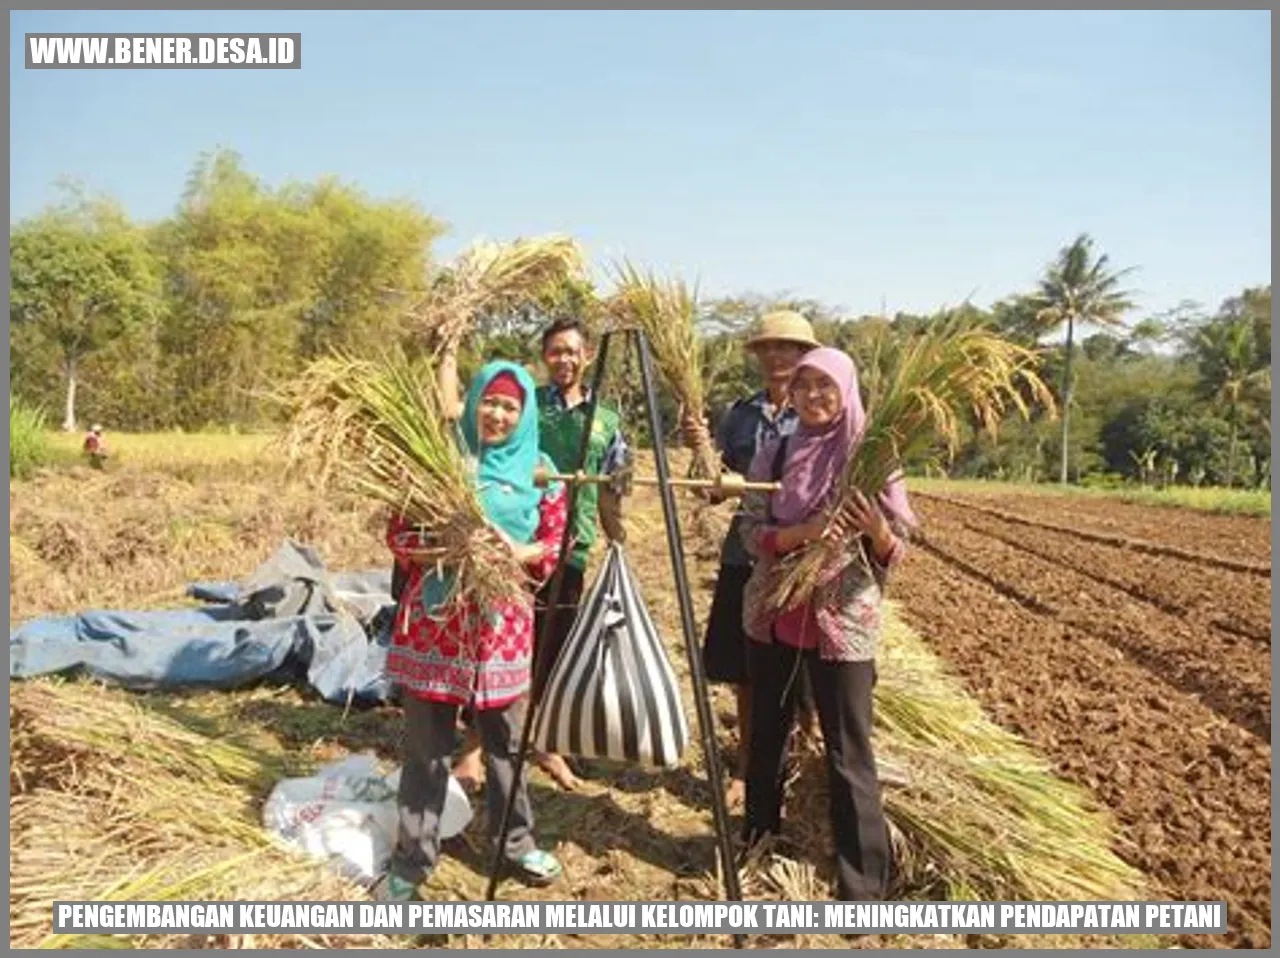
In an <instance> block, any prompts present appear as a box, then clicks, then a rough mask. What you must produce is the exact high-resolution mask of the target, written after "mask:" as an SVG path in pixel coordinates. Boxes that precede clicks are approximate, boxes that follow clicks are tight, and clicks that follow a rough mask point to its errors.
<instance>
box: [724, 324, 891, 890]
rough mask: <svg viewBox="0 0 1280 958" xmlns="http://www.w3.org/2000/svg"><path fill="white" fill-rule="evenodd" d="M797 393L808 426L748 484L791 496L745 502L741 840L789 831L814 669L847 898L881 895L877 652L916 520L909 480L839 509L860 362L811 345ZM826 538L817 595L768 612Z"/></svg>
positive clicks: (775, 450) (858, 405)
mask: <svg viewBox="0 0 1280 958" xmlns="http://www.w3.org/2000/svg"><path fill="white" fill-rule="evenodd" d="M790 388H791V402H792V405H793V406H794V407H795V409H796V411H797V413H798V414H799V417H800V423H799V425H798V427H797V429H796V431H795V433H794V434H793V435H792V436H791V437H789V438H786V439H781V440H774V441H772V442H770V443H768V444H766V445H765V446H763V447H762V448H761V449H760V451H759V452H758V453H757V454H756V457H755V459H754V461H753V462H752V464H751V469H750V478H752V479H755V480H761V481H770V480H773V481H778V482H780V483H781V488H780V489H779V490H778V491H777V492H774V493H772V494H760V493H756V494H750V495H748V496H746V497H744V501H743V509H744V512H745V513H746V515H745V517H744V520H743V523H742V536H743V540H744V543H745V545H746V547H747V550H748V551H749V552H751V553H752V555H753V556H755V558H756V563H755V566H754V569H753V572H752V576H751V579H750V581H748V583H747V587H746V592H745V596H744V609H743V625H744V627H745V630H746V632H747V635H748V636H749V637H750V638H751V640H752V641H751V643H750V644H751V651H750V657H749V660H748V661H749V672H750V676H751V682H752V687H753V695H752V700H751V706H752V708H751V727H752V738H751V751H750V754H749V756H748V758H747V794H746V824H745V836H746V839H747V841H748V843H752V844H753V843H755V842H756V841H758V840H760V839H761V838H763V837H764V836H765V835H768V834H777V833H778V832H779V831H780V830H781V819H782V797H783V796H782V772H783V769H784V763H785V760H786V743H787V740H788V736H789V734H790V732H791V725H792V722H793V720H794V715H795V706H796V689H797V684H798V682H797V680H798V677H799V672H800V669H801V668H804V669H806V670H807V672H808V676H809V681H810V688H811V689H812V691H813V698H814V701H815V704H816V705H817V708H818V718H819V721H820V722H821V725H822V738H823V742H824V747H825V750H826V759H827V773H828V777H829V780H830V793H831V809H830V811H831V829H832V833H833V837H834V839H835V846H836V861H837V876H838V877H837V884H838V892H839V898H840V899H841V900H845V901H859V900H863V901H865V900H879V899H883V898H884V896H885V894H886V892H887V891H888V886H889V882H890V880H891V877H892V871H893V861H892V850H891V848H890V844H889V832H888V827H887V825H886V822H885V818H884V808H883V805H882V802H881V797H880V783H879V778H878V776H877V774H876V765H875V758H874V756H873V754H872V751H871V727H872V689H873V688H874V686H875V681H876V668H875V656H876V647H877V644H878V640H879V634H880V627H881V608H880V606H881V600H882V598H883V593H884V588H885V583H886V581H887V579H888V575H889V572H890V570H891V569H892V568H893V567H894V565H896V563H897V562H898V561H899V560H900V559H901V557H902V554H903V550H904V545H903V540H904V538H905V536H906V534H907V531H908V530H909V529H910V528H911V527H912V526H914V525H915V524H916V518H915V515H914V513H913V512H912V511H911V506H910V504H909V503H908V501H907V494H906V489H905V487H904V486H903V484H902V481H901V480H900V479H896V480H895V481H893V482H891V483H890V484H889V486H888V488H887V489H886V490H885V491H884V492H883V493H882V494H881V495H880V496H878V497H877V498H876V501H874V502H871V501H868V500H867V499H866V498H864V497H862V496H861V495H859V496H857V497H855V502H854V503H853V504H852V505H850V506H848V507H847V508H845V509H844V510H842V511H841V513H840V514H838V515H832V511H831V510H832V508H833V507H834V506H835V500H836V498H837V497H838V495H839V480H840V476H841V474H842V473H843V471H844V467H845V464H846V463H847V462H848V461H849V457H850V456H852V455H856V453H857V448H858V443H859V442H860V440H861V437H862V430H863V428H864V427H865V425H866V413H865V411H864V410H863V407H862V399H861V396H860V395H859V392H858V377H857V371H856V370H855V368H854V364H853V360H852V359H850V358H849V356H848V355H847V354H845V353H843V352H841V351H840V350H838V349H830V348H822V349H815V350H812V351H811V352H809V353H808V354H806V355H805V357H804V358H803V359H802V360H801V362H800V364H799V365H798V366H797V367H796V371H795V374H794V376H793V377H792V380H791V387H790ZM824 535H825V536H826V537H827V538H828V539H833V538H834V539H835V540H836V541H838V542H840V543H841V544H842V545H843V546H845V548H843V549H841V550H839V554H838V558H837V559H836V560H835V561H834V562H833V563H832V564H831V565H830V566H828V567H827V568H826V569H825V570H824V572H823V575H822V578H821V580H820V584H819V585H818V587H817V588H816V589H815V590H814V592H813V595H812V597H811V598H810V599H809V601H808V602H807V603H805V604H804V605H802V606H800V607H799V608H797V609H794V610H791V611H785V612H784V611H780V610H779V609H777V608H776V607H773V606H771V605H770V604H769V603H768V602H767V601H765V598H764V597H765V596H766V595H767V594H768V592H769V587H770V584H771V583H772V581H773V579H774V577H775V576H776V575H777V574H778V560H779V559H780V558H781V557H782V556H783V555H785V554H786V553H788V552H791V551H793V550H795V549H797V548H800V547H801V546H803V545H805V544H807V543H811V542H815V541H817V540H819V539H821V538H822V537H823V536H824Z"/></svg>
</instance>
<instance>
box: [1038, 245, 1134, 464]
mask: <svg viewBox="0 0 1280 958" xmlns="http://www.w3.org/2000/svg"><path fill="white" fill-rule="evenodd" d="M1130 272H1132V268H1130V269H1124V270H1119V271H1117V272H1113V271H1112V270H1111V264H1110V261H1109V259H1108V258H1107V256H1106V255H1105V254H1102V255H1099V256H1097V257H1095V256H1094V252H1093V240H1092V239H1091V238H1090V237H1089V236H1088V235H1087V234H1081V235H1080V236H1078V237H1076V239H1075V241H1074V242H1073V243H1071V244H1070V245H1069V246H1066V247H1063V249H1062V250H1061V252H1059V254H1058V258H1057V260H1055V261H1054V262H1053V263H1052V264H1050V265H1049V267H1048V269H1047V270H1046V272H1045V277H1044V279H1042V280H1041V281H1040V288H1039V290H1038V294H1037V296H1038V300H1039V309H1038V311H1037V313H1036V318H1037V321H1038V323H1039V325H1040V333H1041V335H1044V334H1046V333H1051V332H1056V331H1057V330H1059V329H1061V328H1062V327H1063V326H1065V327H1066V330H1067V340H1066V345H1065V361H1064V363H1063V372H1062V395H1061V400H1062V458H1061V463H1060V471H1059V481H1060V482H1062V483H1066V482H1067V470H1068V465H1069V458H1070V457H1069V450H1070V446H1069V443H1070V429H1071V426H1070V421H1071V399H1072V390H1073V386H1074V383H1073V381H1072V368H1071V367H1072V359H1073V354H1074V352H1075V331H1076V326H1077V325H1084V324H1087V325H1095V326H1113V327H1114V326H1119V325H1120V324H1121V321H1122V318H1123V316H1124V314H1125V313H1126V312H1128V311H1129V310H1130V309H1132V308H1133V303H1132V302H1131V301H1130V300H1129V294H1128V293H1127V292H1125V291H1123V290H1120V289H1119V288H1118V287H1119V284H1120V280H1121V279H1122V278H1123V277H1124V276H1125V275H1127V274H1128V273H1130Z"/></svg>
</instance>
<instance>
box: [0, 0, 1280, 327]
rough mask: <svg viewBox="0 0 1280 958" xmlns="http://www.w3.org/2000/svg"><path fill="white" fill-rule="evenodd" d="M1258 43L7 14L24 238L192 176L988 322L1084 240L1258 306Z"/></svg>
mask: <svg viewBox="0 0 1280 958" xmlns="http://www.w3.org/2000/svg"><path fill="white" fill-rule="evenodd" d="M1270 16H1271V15H1270V13H1269V12H1265V11H1263V12H1163V11H1152V12H1145V13H1116V12H1025V13H976V12H974V13H969V12H955V13H928V12H900V13H872V12H853V11H850V12H828V13H796V12H728V11H726V12H719V13H712V12H648V13H640V12H630V13H626V12H614V13H607V12H582V13H563V12H559V13H549V12H548V13H542V12H527V13H508V12H497V11H494V12H469V13H432V12H417V13H411V12H403V13H384V12H358V13H357V12H333V13H322V12H305V13H304V12H297V13H294V12H287V11H277V12H247V11H246V12H229V11H217V12H214V11H210V12H207V13H148V12H131V13H107V12H101V13H99V12H61V13H52V12H51V13H13V14H11V27H12V30H11V64H12V66H11V72H10V81H11V84H12V88H11V97H10V111H11V113H10V135H11V148H10V149H11V153H10V163H11V173H10V191H11V204H12V217H13V218H19V217H22V216H25V215H28V214H31V213H33V212H36V211H38V210H39V209H40V208H41V207H42V206H43V205H44V204H45V203H47V202H50V201H51V200H52V199H53V198H54V197H55V196H56V193H55V191H54V189H53V183H54V180H55V178H56V177H58V176H59V175H61V174H66V175H70V176H74V177H78V178H80V179H83V180H85V181H86V182H87V183H89V184H90V186H91V187H94V188H96V189H100V190H105V191H108V192H110V193H112V194H114V195H115V196H117V197H118V198H120V199H121V200H122V201H123V202H124V203H125V204H126V206H127V207H128V208H129V210H130V211H131V212H132V213H133V215H135V216H137V217H139V218H146V219H150V218H157V217H160V216H164V215H166V214H168V213H169V212H171V211H172V209H173V208H174V206H175V204H176V202H177V199H178V195H179V193H180V191H181V189H182V185H183V181H184V178H185V176H186V174H187V172H188V170H189V169H190V167H191V164H192V162H193V161H194V160H195V158H196V156H197V154H198V153H199V152H200V151H202V150H206V149H210V148H213V147H215V146H218V145H224V146H229V147H232V148H234V149H236V150H238V151H240V152H241V153H242V154H243V155H244V157H245V159H246V162H247V165H248V166H249V168H250V170H251V171H253V172H254V173H256V174H258V175H259V176H261V177H262V178H264V179H265V180H266V181H267V182H268V183H270V184H272V185H276V184H279V183H280V182H282V181H283V180H285V179H289V178H298V179H308V180H309V179H312V178H314V177H316V176H319V175H321V174H337V175H338V176H340V177H342V178H343V179H345V180H347V181H350V182H354V183H356V184H358V185H359V186H361V187H362V188H364V189H365V190H367V191H368V192H370V193H371V194H373V195H375V196H380V197H393V196H394V197H410V198H413V199H415V200H417V201H418V202H419V203H420V204H421V205H422V206H423V207H424V208H425V209H427V210H429V211H430V212H432V213H434V214H436V215H438V216H440V217H442V218H443V219H444V220H446V221H447V222H448V223H449V224H450V226H451V233H450V235H449V236H447V237H446V238H445V239H444V240H442V241H441V242H440V243H439V244H438V246H437V251H438V253H439V254H440V255H443V256H448V255H451V254H452V253H453V252H455V251H456V250H457V249H459V248H460V246H461V245H462V244H463V243H465V242H467V241H469V240H470V239H472V238H474V237H475V236H477V235H485V236H489V237H493V238H500V239H502V238H513V237H515V236H518V235H530V234H535V233H541V232H549V231H566V232H569V233H572V234H573V235H575V236H577V237H578V238H580V239H581V240H582V241H583V242H585V243H586V244H587V246H588V249H589V251H590V253H591V254H592V256H593V258H595V259H596V260H597V261H599V262H605V261H607V260H608V259H610V258H614V257H619V256H622V255H626V256H629V257H631V258H632V259H633V260H636V261H639V262H641V263H645V264H649V265H652V266H654V267H655V268H657V269H659V270H668V269H669V270H676V271H679V272H680V273H681V274H683V275H685V276H686V277H687V278H689V279H697V280H699V282H700V284H701V289H702V290H703V291H704V293H707V294H712V295H718V294H721V293H729V292H736V291H748V290H750V291H756V292H764V293H775V292H792V293H795V294H797V295H802V296H808V297H813V298H817V299H821V300H824V301H826V302H828V303H830V304H833V305H839V306H843V307H845V308H847V309H851V310H854V311H857V312H876V311H878V310H879V308H880V304H881V300H882V297H883V300H884V301H885V302H886V303H887V305H888V308H889V309H890V310H891V311H893V310H897V309H903V310H915V311H924V310H929V309H933V308H936V307H938V306H941V305H944V304H954V303H956V302H958V301H960V300H962V299H964V298H965V297H968V296H970V295H971V294H972V295H973V299H974V301H975V302H977V303H979V304H982V305H987V304H989V303H990V302H992V301H993V300H995V299H997V298H999V297H1001V296H1004V295H1006V294H1009V293H1011V292H1014V291H1018V290H1023V289H1026V288H1028V287H1029V286H1030V285H1031V284H1033V283H1034V281H1035V279H1036V277H1037V276H1038V275H1039V273H1040V271H1041V269H1042V267H1043V266H1044V264H1045V263H1046V262H1047V261H1048V260H1050V259H1051V258H1052V257H1053V255H1054V253H1055V252H1056V251H1057V249H1058V248H1059V247H1061V246H1062V245H1063V244H1065V243H1066V242H1068V241H1070V240H1071V239H1072V238H1073V237H1074V236H1075V235H1076V234H1077V233H1079V232H1082V231H1083V232H1089V233H1091V234H1092V235H1093V236H1094V237H1095V238H1096V239H1097V241H1098V243H1099V244H1100V245H1101V246H1102V248H1103V249H1104V250H1106V251H1107V252H1108V253H1109V254H1110V255H1111V257H1112V260H1113V261H1114V262H1116V263H1117V264H1118V265H1126V266H1127V265H1134V266H1138V267H1140V271H1139V272H1138V273H1137V274H1136V275H1135V276H1134V277H1133V281H1132V283H1131V285H1132V286H1133V287H1134V288H1135V289H1136V291H1137V292H1138V294H1139V300H1140V302H1141V304H1142V306H1143V307H1144V309H1145V310H1147V311H1156V310H1160V309H1164V308H1168V307H1170V306H1174V305H1176V304H1177V303H1178V302H1179V301H1181V300H1183V299H1194V300H1198V301H1200V302H1201V303H1203V304H1206V305H1208V306H1211V307H1216V306H1217V304H1218V303H1219V301H1220V300H1221V299H1223V298H1224V297H1226V296H1229V295H1232V294H1234V293H1236V292H1238V291H1239V290H1240V289H1241V288H1242V287H1243V286H1246V285H1254V284H1262V283H1269V282H1270V279H1271V212H1270V211H1271V119H1270V115H1271V42H1270V37H1271V22H1270ZM28 31H30V32H57V31H66V32H72V31H75V32H152V31H154V32H191V33H196V32H274V31H279V32H298V31H300V32H301V33H302V54H303V66H302V69H301V70H300V71H278V72H275V71H272V72H267V71H119V72H111V71H84V70H72V71H27V70H25V69H24V68H23V61H24V57H23V48H22V44H23V37H22V34H23V33H24V32H28Z"/></svg>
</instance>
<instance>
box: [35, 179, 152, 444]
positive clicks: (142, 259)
mask: <svg viewBox="0 0 1280 958" xmlns="http://www.w3.org/2000/svg"><path fill="white" fill-rule="evenodd" d="M9 250H10V251H9V270H10V287H9V305H10V311H11V312H10V315H11V317H12V321H13V322H12V326H13V327H14V328H17V329H21V330H22V333H20V336H25V337H28V339H29V338H30V337H31V336H32V335H33V334H34V336H35V337H36V338H37V339H38V340H40V341H42V344H43V345H44V347H45V351H46V355H47V356H48V357H49V358H50V359H54V360H55V361H56V362H58V363H59V364H60V365H61V372H62V374H63V381H64V383H65V388H66V396H65V415H64V418H63V424H62V425H63V428H64V429H66V430H72V429H74V428H75V425H76V387H77V384H78V374H79V366H80V363H81V361H82V360H83V359H84V358H85V357H87V356H90V355H93V354H94V353H95V352H96V351H98V350H100V349H102V348H103V346H105V345H106V344H107V343H108V342H110V341H111V340H112V339H114V338H116V337H119V336H122V335H125V334H127V333H129V332H130V331H131V330H132V329H133V328H134V327H136V326H138V325H140V324H143V323H146V322H148V321H149V320H151V319H152V318H154V316H155V314H156V312H157V311H158V309H159V286H158V268H157V262H156V260H155V257H154V256H153V255H152V252H151V249H150V248H149V246H148V244H147V240H146V235H145V233H144V232H143V231H142V230H141V229H139V228H138V227H136V226H134V225H133V224H131V223H130V222H129V221H128V218H127V217H126V216H125V214H124V212H123V211H122V210H121V209H120V208H119V207H118V206H117V205H116V204H114V203H111V202H109V201H106V200H101V199H92V198H89V197H86V196H85V195H84V194H83V193H78V192H73V193H72V195H71V197H70V198H69V199H68V200H67V201H66V202H65V203H64V204H63V205H62V206H59V207H54V208H52V209H49V210H46V211H45V212H44V213H43V214H41V215H40V216H37V217H34V218H32V219H29V220H26V221H24V222H23V223H20V224H18V225H17V226H16V227H14V228H13V229H11V230H10V236H9Z"/></svg>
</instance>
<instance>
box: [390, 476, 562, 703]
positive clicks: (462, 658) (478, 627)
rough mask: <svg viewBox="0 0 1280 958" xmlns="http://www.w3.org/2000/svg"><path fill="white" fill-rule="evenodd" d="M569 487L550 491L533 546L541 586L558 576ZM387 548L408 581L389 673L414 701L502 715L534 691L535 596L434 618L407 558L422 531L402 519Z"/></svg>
mask: <svg viewBox="0 0 1280 958" xmlns="http://www.w3.org/2000/svg"><path fill="white" fill-rule="evenodd" d="M567 513H568V510H567V496H566V492H565V488H564V486H563V485H560V484H557V485H555V486H554V487H552V488H550V489H548V490H547V492H546V493H545V494H544V495H543V497H542V502H541V503H540V505H539V517H540V518H539V522H538V530H537V532H536V534H535V536H534V542H537V543H541V545H542V547H543V551H542V556H541V558H539V559H538V560H537V561H536V562H534V563H531V564H529V565H527V566H526V567H525V568H526V569H527V570H528V571H529V573H530V575H531V576H532V578H533V580H534V581H535V582H544V581H546V580H547V579H548V578H549V577H550V576H551V573H552V572H554V571H555V567H556V562H557V561H558V559H559V554H560V539H561V537H562V536H563V534H564V527H565V521H566V519H567ZM387 545H388V546H389V547H390V548H391V551H392V552H393V553H394V554H395V557H396V561H397V562H398V563H399V564H400V566H401V568H402V569H403V570H404V572H405V573H406V576H407V580H406V582H405V587H404V591H403V592H402V593H401V596H400V606H399V608H398V609H397V610H396V622H395V633H394V637H393V640H392V646H391V649H390V651H389V653H388V655H387V672H388V674H389V675H390V677H391V679H392V680H393V681H394V682H395V683H396V684H397V685H399V686H400V688H401V689H403V690H404V691H405V692H406V693H407V694H410V695H413V696H415V697H416V698H419V699H425V700H427V701H431V702H444V703H447V704H453V705H471V706H472V707H473V708H476V709H492V708H501V707H503V706H505V705H509V704H510V703H511V702H513V701H515V700H516V699H518V698H519V697H520V696H521V695H523V694H524V693H525V692H526V691H527V690H528V688H529V682H530V676H531V669H532V662H533V596H532V595H531V594H530V595H528V596H526V597H524V598H521V599H512V600H509V601H507V602H505V603H502V604H500V605H496V606H492V607H489V608H485V609H481V608H480V607H479V606H478V605H477V604H476V603H474V602H466V603H456V604H455V605H453V606H452V607H449V608H445V609H438V610H435V611H434V613H433V614H431V615H428V614H427V613H426V612H425V611H424V609H423V606H422V574H423V566H422V565H421V564H419V563H416V562H412V561H410V560H409V558H408V556H409V555H410V554H411V553H412V552H413V551H414V550H415V549H418V548H421V547H422V541H421V538H420V537H419V535H418V533H417V532H416V531H415V528H414V527H413V526H411V525H410V524H409V523H407V522H406V521H405V520H404V519H402V518H401V517H399V516H394V517H392V519H391V522H390V524H389V525H388V527H387Z"/></svg>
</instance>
